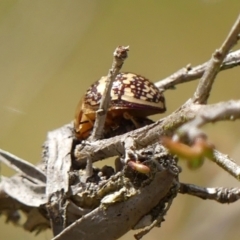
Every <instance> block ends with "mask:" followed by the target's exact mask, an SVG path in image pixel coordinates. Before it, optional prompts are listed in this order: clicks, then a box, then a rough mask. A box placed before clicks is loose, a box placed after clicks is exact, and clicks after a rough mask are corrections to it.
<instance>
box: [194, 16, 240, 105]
mask: <svg viewBox="0 0 240 240" xmlns="http://www.w3.org/2000/svg"><path fill="white" fill-rule="evenodd" d="M239 33H240V15H239V16H238V18H237V20H236V22H235V24H234V25H233V27H232V29H231V31H230V33H229V34H228V36H227V38H226V40H225V41H224V42H223V44H222V46H221V47H220V49H218V50H216V51H215V53H214V54H213V56H212V58H211V60H210V62H209V64H208V66H207V68H206V70H205V72H204V74H203V76H202V78H201V79H200V81H199V84H198V87H197V89H196V91H195V93H194V96H193V98H192V101H193V102H194V103H199V104H205V103H206V102H207V100H208V97H209V95H210V91H211V89H212V85H213V82H214V80H215V77H216V76H217V74H218V72H219V70H220V67H221V65H222V62H223V60H224V58H225V57H226V55H227V54H228V52H229V51H230V50H231V48H232V47H233V46H234V45H235V44H236V43H237V41H238V39H239V36H238V35H239Z"/></svg>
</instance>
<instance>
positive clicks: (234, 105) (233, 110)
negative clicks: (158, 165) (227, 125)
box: [178, 100, 240, 140]
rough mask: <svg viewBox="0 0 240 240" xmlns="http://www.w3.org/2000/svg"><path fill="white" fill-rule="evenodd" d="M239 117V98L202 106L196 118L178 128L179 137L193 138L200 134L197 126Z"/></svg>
mask: <svg viewBox="0 0 240 240" xmlns="http://www.w3.org/2000/svg"><path fill="white" fill-rule="evenodd" d="M239 118H240V100H238V101H233V100H232V101H228V102H221V103H217V104H212V105H207V106H202V108H201V110H200V111H199V113H198V114H197V115H196V118H195V119H194V120H192V121H190V122H188V123H186V124H184V125H183V126H182V127H180V128H179V130H178V134H180V135H179V137H185V136H187V137H188V138H189V139H190V140H194V139H195V138H197V137H198V136H201V135H202V132H201V130H200V129H199V127H202V126H203V125H205V124H207V123H210V122H212V123H213V122H217V121H223V120H235V119H239Z"/></svg>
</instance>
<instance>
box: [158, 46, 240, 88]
mask: <svg viewBox="0 0 240 240" xmlns="http://www.w3.org/2000/svg"><path fill="white" fill-rule="evenodd" d="M209 62H210V61H207V62H205V63H203V64H201V65H198V66H196V67H193V68H192V67H190V66H186V67H184V68H182V69H180V70H178V71H177V72H175V73H173V74H172V75H171V76H169V77H167V78H165V79H163V80H160V81H158V82H156V83H155V85H156V86H157V87H158V88H159V89H161V91H163V92H164V91H166V90H167V89H173V88H174V87H175V86H176V85H178V84H181V83H186V82H190V81H193V80H196V79H199V78H200V77H202V75H203V73H204V71H205V70H206V67H207V66H208V65H209ZM239 65H240V50H237V51H234V52H231V53H229V54H228V55H227V56H226V58H225V59H224V61H223V63H222V65H221V67H220V70H221V71H222V70H227V69H230V68H233V67H237V66H239Z"/></svg>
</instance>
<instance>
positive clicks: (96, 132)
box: [89, 46, 129, 141]
mask: <svg viewBox="0 0 240 240" xmlns="http://www.w3.org/2000/svg"><path fill="white" fill-rule="evenodd" d="M128 51H129V47H123V46H119V47H117V48H116V50H115V51H114V53H113V64H112V68H111V69H110V70H109V72H108V75H107V79H106V86H105V89H104V92H103V96H102V99H101V102H100V106H99V109H98V111H97V112H96V121H95V123H94V128H93V132H92V135H91V137H90V138H89V140H90V141H95V140H97V139H100V138H101V137H102V133H103V127H104V124H105V119H106V116H107V109H108V106H109V103H110V100H111V94H110V93H111V89H112V83H113V81H114V79H115V78H116V76H117V75H118V73H119V71H120V69H121V68H122V65H123V63H124V60H125V59H126V58H127V52H128Z"/></svg>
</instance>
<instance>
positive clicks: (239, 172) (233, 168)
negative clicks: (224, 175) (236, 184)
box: [212, 150, 240, 180]
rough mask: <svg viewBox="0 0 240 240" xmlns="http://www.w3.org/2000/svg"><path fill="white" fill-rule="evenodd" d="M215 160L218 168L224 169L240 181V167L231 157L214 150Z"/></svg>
mask: <svg viewBox="0 0 240 240" xmlns="http://www.w3.org/2000/svg"><path fill="white" fill-rule="evenodd" d="M213 154H214V158H213V159H212V160H213V161H214V162H215V163H216V164H217V165H218V166H220V167H221V168H223V169H224V170H225V171H227V172H228V173H229V174H231V175H232V176H233V177H235V178H236V179H237V180H240V167H239V166H238V165H237V164H236V163H235V162H234V161H233V160H232V159H231V158H229V156H227V155H224V154H222V153H221V152H219V151H217V150H214V152H213Z"/></svg>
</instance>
